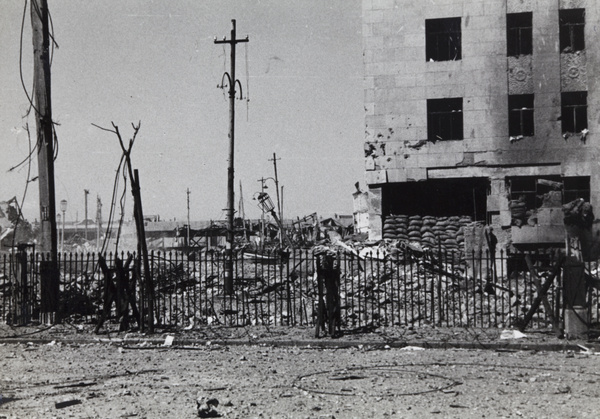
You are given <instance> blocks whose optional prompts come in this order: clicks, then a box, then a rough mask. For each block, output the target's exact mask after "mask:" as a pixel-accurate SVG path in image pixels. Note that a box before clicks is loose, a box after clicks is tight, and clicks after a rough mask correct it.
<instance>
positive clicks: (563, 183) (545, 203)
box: [507, 176, 590, 226]
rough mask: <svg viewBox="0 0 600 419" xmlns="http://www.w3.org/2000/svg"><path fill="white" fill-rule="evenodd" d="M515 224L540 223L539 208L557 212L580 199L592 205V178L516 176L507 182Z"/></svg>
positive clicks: (510, 207) (513, 222)
mask: <svg viewBox="0 0 600 419" xmlns="http://www.w3.org/2000/svg"><path fill="white" fill-rule="evenodd" d="M507 182H508V187H509V190H510V194H509V200H510V202H509V209H510V212H511V218H512V224H513V225H517V226H521V225H523V224H525V223H529V224H532V225H534V224H536V223H537V219H536V218H537V215H536V213H537V210H538V209H539V208H543V207H546V208H557V207H560V206H561V205H563V204H566V203H568V202H571V201H573V200H575V199H577V198H582V199H584V200H585V201H588V202H589V199H590V178H589V176H572V177H561V176H543V177H538V176H515V177H509V178H507Z"/></svg>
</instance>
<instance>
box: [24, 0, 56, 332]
mask: <svg viewBox="0 0 600 419" xmlns="http://www.w3.org/2000/svg"><path fill="white" fill-rule="evenodd" d="M30 8H31V30H32V38H33V39H32V41H33V74H34V91H33V96H34V103H35V104H34V105H33V109H34V111H35V117H36V127H37V150H38V176H39V178H38V183H39V193H40V227H41V234H40V246H41V249H42V251H43V252H50V259H49V260H46V261H44V262H42V263H41V264H40V271H41V272H40V274H41V285H40V286H41V295H42V301H41V312H42V321H44V322H45V323H48V322H55V321H56V320H57V319H56V312H57V311H58V296H59V272H58V249H57V231H56V202H55V193H54V144H53V143H54V126H53V121H52V105H51V102H52V101H51V89H50V84H51V83H50V33H49V25H48V14H49V13H48V3H47V0H31V2H30Z"/></svg>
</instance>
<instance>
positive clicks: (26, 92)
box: [19, 0, 40, 116]
mask: <svg viewBox="0 0 600 419" xmlns="http://www.w3.org/2000/svg"><path fill="white" fill-rule="evenodd" d="M26 14H27V0H25V4H24V6H23V17H22V19H21V37H20V39H19V76H20V77H21V86H22V87H23V91H24V92H25V96H27V100H28V101H29V108H28V109H27V112H26V113H25V115H24V116H27V115H29V113H30V112H31V109H32V108H33V109H34V110H35V112H36V113H37V114H38V115H39V114H40V112H39V111H38V110H37V108H36V107H35V105H34V104H33V99H32V98H31V96H30V95H29V92H28V91H27V86H25V80H23V30H24V28H25V15H26Z"/></svg>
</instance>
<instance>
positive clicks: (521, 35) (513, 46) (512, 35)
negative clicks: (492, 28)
mask: <svg viewBox="0 0 600 419" xmlns="http://www.w3.org/2000/svg"><path fill="white" fill-rule="evenodd" d="M531 17H532V14H531V12H528V13H509V14H507V15H506V40H507V42H506V44H507V45H506V46H507V56H508V57H518V56H519V55H531V53H532V50H533V41H532V40H533V36H532V24H531V20H532V19H531Z"/></svg>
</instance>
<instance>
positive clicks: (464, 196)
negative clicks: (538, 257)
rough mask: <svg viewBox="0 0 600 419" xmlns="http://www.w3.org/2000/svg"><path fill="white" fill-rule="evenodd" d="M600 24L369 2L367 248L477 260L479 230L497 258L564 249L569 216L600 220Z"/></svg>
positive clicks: (589, 4)
mask: <svg viewBox="0 0 600 419" xmlns="http://www.w3.org/2000/svg"><path fill="white" fill-rule="evenodd" d="M599 13H600V10H599V9H598V8H597V7H596V2H595V1H594V0H558V1H556V0H538V1H533V0H488V1H485V2H482V1H479V0H447V1H444V2H399V1H394V0H363V40H364V43H363V44H364V71H365V77H364V80H365V101H364V102H365V110H366V117H365V125H366V140H365V144H364V151H365V163H366V181H367V185H368V224H369V238H370V239H373V240H379V239H381V238H399V239H403V238H407V239H411V240H417V241H421V242H426V241H427V240H429V241H430V242H434V243H437V244H440V243H441V244H444V243H447V244H449V245H452V246H451V247H450V248H453V247H454V246H457V245H458V246H460V248H461V249H463V248H465V246H463V242H466V249H467V250H468V249H469V243H468V241H469V240H468V235H465V234H464V232H465V230H464V227H465V224H466V223H467V221H471V222H473V221H477V222H480V224H481V225H484V224H485V225H488V226H491V227H492V228H493V231H494V234H495V236H496V237H497V240H498V246H497V248H498V250H499V249H507V248H509V247H512V248H515V247H516V248H518V247H519V246H522V247H524V248H527V247H536V246H537V247H540V246H555V245H556V246H562V245H564V242H565V231H564V226H563V213H562V211H561V206H562V205H563V204H564V203H567V202H571V201H573V200H574V199H577V198H582V199H583V200H585V201H588V202H590V203H591V204H592V206H593V207H594V208H600V194H599V193H598V191H599V190H600V188H599V186H600V167H599V166H598V164H597V161H598V151H599V149H598V146H597V144H596V142H595V141H596V138H595V135H596V131H597V127H598V124H599V122H598V121H599V118H598V102H599V99H600V92H599V91H598V82H597V81H596V80H595V79H594V78H593V77H592V76H591V75H592V74H594V72H595V70H596V69H597V68H599V67H600V45H596V44H593V43H592V42H591V40H592V39H593V36H592V34H593V32H594V27H596V26H597V24H598V23H600V15H599ZM588 74H590V76H588ZM426 217H427V218H426ZM449 225H451V226H453V227H452V228H448V226H449ZM411 226H412V230H411ZM425 226H428V227H429V229H424V227H425ZM436 226H438V227H437V228H436ZM454 226H456V227H454ZM411 232H412V235H411ZM426 233H428V234H426ZM438 233H439V234H438ZM471 247H473V246H471Z"/></svg>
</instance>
